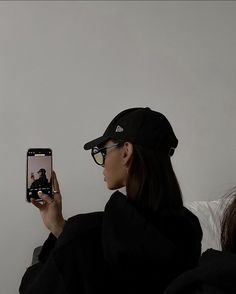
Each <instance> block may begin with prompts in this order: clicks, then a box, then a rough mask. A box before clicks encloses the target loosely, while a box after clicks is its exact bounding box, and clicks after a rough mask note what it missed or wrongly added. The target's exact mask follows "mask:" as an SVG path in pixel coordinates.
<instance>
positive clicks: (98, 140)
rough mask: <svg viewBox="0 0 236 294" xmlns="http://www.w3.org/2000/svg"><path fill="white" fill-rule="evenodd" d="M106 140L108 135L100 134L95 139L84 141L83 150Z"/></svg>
mask: <svg viewBox="0 0 236 294" xmlns="http://www.w3.org/2000/svg"><path fill="white" fill-rule="evenodd" d="M108 140H109V138H108V137H104V136H101V137H99V138H97V139H94V140H92V141H90V142H88V143H86V144H85V145H84V149H85V150H89V149H92V148H93V147H96V146H99V145H101V144H103V143H105V142H106V141H108Z"/></svg>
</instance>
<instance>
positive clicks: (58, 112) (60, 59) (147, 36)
mask: <svg viewBox="0 0 236 294" xmlns="http://www.w3.org/2000/svg"><path fill="white" fill-rule="evenodd" d="M0 42H1V43H0V134H1V144H0V162H1V177H0V187H1V196H0V232H1V241H0V243H1V244H0V293H1V294H14V293H17V292H18V287H19V283H20V279H21V277H22V275H23V273H24V271H25V269H26V267H27V266H28V265H29V263H30V262H31V257H32V252H33V248H34V247H36V246H38V245H40V244H41V243H42V242H43V240H44V239H45V238H46V236H47V234H48V232H47V230H46V229H45V228H44V226H43V224H42V222H41V219H40V216H39V212H38V211H37V209H36V208H34V207H33V206H31V205H30V204H28V203H26V202H25V181H26V151H27V149H28V148H29V147H50V148H52V149H53V155H54V169H55V170H56V172H57V175H58V179H59V181H60V184H61V192H62V195H63V200H64V204H63V208H64V214H65V217H66V218H67V217H69V216H72V215H74V214H76V213H80V212H90V211H94V210H101V209H103V207H104V204H105V203H106V201H107V200H108V198H109V196H110V194H111V192H110V191H108V190H107V189H106V187H105V184H104V182H103V175H102V169H101V168H100V167H98V166H96V165H95V164H94V162H93V160H92V158H91V156H90V153H89V152H86V151H84V150H83V145H84V143H86V142H87V141H89V140H90V139H93V138H95V137H97V136H100V135H101V134H102V133H103V131H104V129H105V127H106V126H107V124H108V123H109V122H110V120H111V119H112V118H113V117H114V116H115V115H116V114H117V113H118V112H120V111H121V110H123V109H125V108H128V107H135V106H149V107H151V108H153V109H155V110H158V111H160V112H163V113H164V114H165V115H166V116H167V117H168V119H169V120H170V122H171V123H172V125H173V128H174V130H175V132H176V135H177V137H178V138H179V146H178V149H177V150H176V153H175V155H174V157H173V165H174V168H175V171H176V174H177V176H178V179H179V182H180V185H181V187H182V191H183V195H184V199H185V201H191V200H198V199H208V200H211V199H217V198H219V197H221V195H223V194H224V193H225V192H227V190H228V189H230V188H232V187H233V186H234V185H235V182H236V181H235V170H236V157H235V151H236V140H235V126H236V115H235V110H236V97H235V93H236V82H235V77H236V58H235V52H236V3H234V2H227V1H222V2H221V1H216V2H214V1H209V2H204V1H199V2H194V1H183V2H178V1H173V2H171V1H167V2H154V1H152V2H147V1H144V2H142V1H139V2H135V1H131V2H122V1H118V2H113V1H112V2H109V1H106V2H99V1H95V2H75V1H73V2H67V1H65V2H63V1H60V2H56V1H52V2H45V1H42V2H41V1H38V2H37V1H32V2H29V1H27V2H20V1H16V2H12V1H9V2H8V1H7V2H2V1H1V2H0Z"/></svg>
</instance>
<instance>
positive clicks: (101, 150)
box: [91, 142, 124, 166]
mask: <svg viewBox="0 0 236 294" xmlns="http://www.w3.org/2000/svg"><path fill="white" fill-rule="evenodd" d="M123 144H124V143H123V142H119V143H116V144H114V145H111V146H107V147H102V148H98V147H93V148H92V149H91V155H92V157H93V160H94V161H95V163H96V164H98V165H100V166H104V163H105V159H106V156H107V150H108V149H111V148H114V147H120V146H122V145H123ZM98 153H101V155H102V163H99V162H98V161H97V159H96V154H98Z"/></svg>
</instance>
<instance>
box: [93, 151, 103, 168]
mask: <svg viewBox="0 0 236 294" xmlns="http://www.w3.org/2000/svg"><path fill="white" fill-rule="evenodd" d="M93 157H94V159H95V161H96V163H97V164H99V165H103V155H102V152H98V153H95V154H94V156H93Z"/></svg>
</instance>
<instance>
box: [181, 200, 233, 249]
mask: <svg viewBox="0 0 236 294" xmlns="http://www.w3.org/2000/svg"><path fill="white" fill-rule="evenodd" d="M225 202H227V201H224V199H218V200H214V201H192V202H186V203H185V204H184V205H185V207H187V208H188V209H189V210H190V211H192V212H193V213H194V214H195V215H196V216H197V217H198V219H199V222H200V225H201V227H202V231H203V238H202V252H204V251H206V250H207V249H209V248H213V249H216V250H221V245H220V232H221V225H220V223H221V218H222V213H223V211H224V209H225V205H226V203H225Z"/></svg>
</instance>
